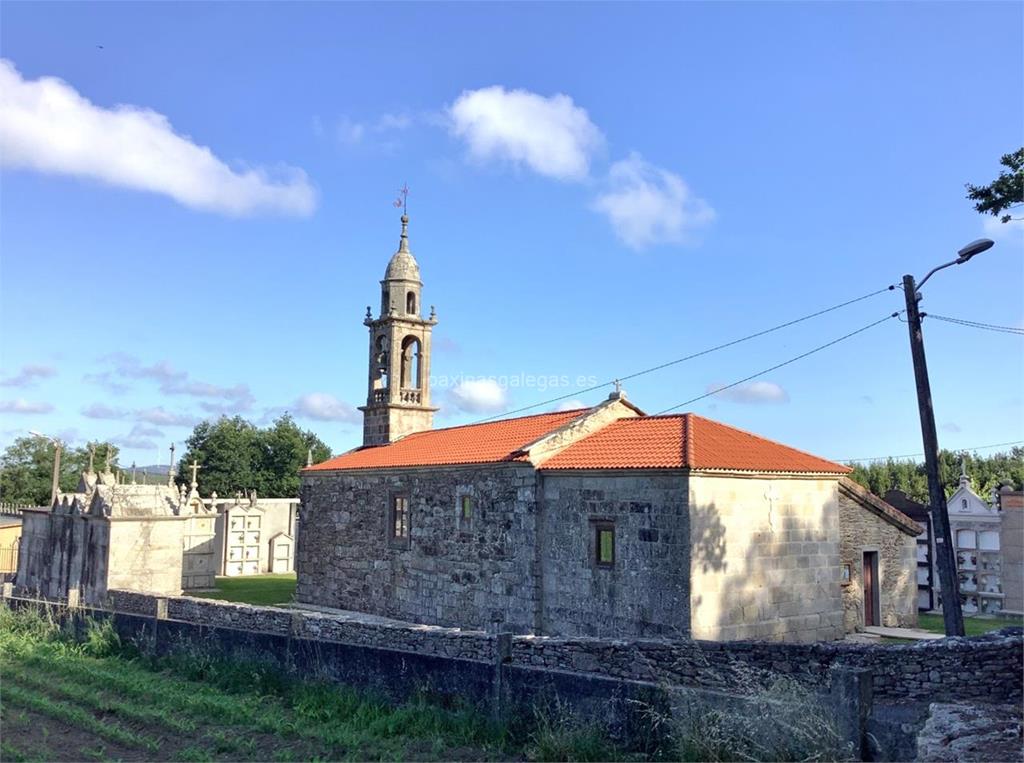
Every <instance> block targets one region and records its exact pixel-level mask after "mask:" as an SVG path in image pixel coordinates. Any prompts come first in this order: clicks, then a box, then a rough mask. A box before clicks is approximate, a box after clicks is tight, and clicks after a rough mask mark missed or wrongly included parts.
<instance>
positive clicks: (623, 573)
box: [537, 472, 690, 637]
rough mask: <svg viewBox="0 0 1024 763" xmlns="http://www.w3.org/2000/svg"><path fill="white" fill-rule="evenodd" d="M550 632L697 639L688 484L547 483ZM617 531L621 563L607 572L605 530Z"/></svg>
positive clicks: (577, 478)
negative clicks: (600, 556)
mask: <svg viewBox="0 0 1024 763" xmlns="http://www.w3.org/2000/svg"><path fill="white" fill-rule="evenodd" d="M541 479H542V485H543V488H542V502H541V530H540V540H541V551H540V556H541V560H540V561H541V569H542V571H543V588H542V595H541V610H542V616H541V622H540V627H539V628H538V629H537V630H538V631H539V632H541V633H544V634H545V635H581V634H585V635H590V636H612V635H615V636H619V637H629V636H676V637H684V636H686V635H688V634H689V625H690V623H689V580H688V577H689V576H688V570H689V562H690V547H689V543H688V539H689V533H688V526H687V523H688V515H687V511H686V496H687V488H686V477H685V475H684V474H683V473H682V472H675V473H665V472H661V473H657V474H655V473H642V474H637V473H632V474H615V475H608V474H607V473H605V474H603V475H597V474H592V475H587V474H563V473H559V472H547V473H544V475H543V477H542V478H541ZM596 521H603V522H610V523H611V524H612V526H613V527H614V533H615V562H614V564H613V565H612V566H610V567H604V566H599V565H598V564H597V558H596V548H595V546H596V528H595V522H596Z"/></svg>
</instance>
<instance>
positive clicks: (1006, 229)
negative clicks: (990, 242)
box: [981, 211, 1024, 240]
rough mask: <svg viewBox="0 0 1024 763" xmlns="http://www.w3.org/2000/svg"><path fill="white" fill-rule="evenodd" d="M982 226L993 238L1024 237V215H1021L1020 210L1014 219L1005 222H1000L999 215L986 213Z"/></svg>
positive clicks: (986, 233)
mask: <svg viewBox="0 0 1024 763" xmlns="http://www.w3.org/2000/svg"><path fill="white" fill-rule="evenodd" d="M1003 214H1005V212H1004V213H1003ZM981 228H982V230H983V231H984V232H985V235H986V236H988V237H989V238H991V239H996V240H1000V239H1003V240H1005V239H1014V238H1016V239H1021V238H1024V217H1021V216H1020V212H1019V211H1018V212H1017V215H1016V216H1015V217H1014V219H1012V220H1010V222H1008V223H1004V222H1000V221H999V218H998V217H994V216H992V215H985V220H984V222H983V223H982V226H981Z"/></svg>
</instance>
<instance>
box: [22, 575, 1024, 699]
mask: <svg viewBox="0 0 1024 763" xmlns="http://www.w3.org/2000/svg"><path fill="white" fill-rule="evenodd" d="M5 588H6V587H5ZM5 595H10V593H8V592H6V591H5ZM107 604H108V609H110V610H113V611H115V612H121V613H127V614H135V615H141V616H144V617H148V618H155V619H158V620H169V621H179V622H186V623H192V624H195V625H200V626H208V627H214V628H226V629H231V630H237V631H246V632H250V633H254V634H269V635H275V636H281V637H285V638H290V639H300V640H306V641H311V642H325V643H337V644H348V645H353V646H359V647H367V648H371V649H382V650H388V651H392V652H401V653H409V654H415V655H426V656H432V657H441V658H450V659H457V660H468V661H473V662H479V663H486V664H489V665H505V666H507V667H509V668H511V669H527V670H533V671H538V670H539V671H543V672H545V673H559V674H564V673H575V674H584V675H587V676H591V677H594V678H598V679H611V680H617V681H630V682H642V683H645V684H655V685H660V686H666V687H687V688H694V689H707V690H714V691H726V692H729V691H742V690H744V689H745V688H747V687H750V686H751V685H753V684H755V683H756V682H757V679H758V678H770V676H771V675H772V674H784V675H788V676H791V677H792V678H794V679H796V680H799V681H802V682H806V683H807V684H809V685H813V686H816V687H820V686H825V685H827V684H828V682H829V672H830V670H831V669H832V668H834V667H846V668H864V669H868V670H870V671H871V673H872V676H873V686H874V696H875V697H876V698H877V699H879V700H881V701H885V702H948V701H975V702H991V703H1012V702H1018V703H1019V702H1021V701H1022V699H1024V692H1022V674H1024V630H1022V629H1021V628H1019V627H1011V628H1004V629H1003V630H1001V631H997V632H995V633H990V634H987V635H985V636H975V637H971V638H949V639H941V640H936V641H921V642H918V643H916V644H909V645H899V644H862V643H853V642H819V643H812V644H795V643H780V642H754V641H731V642H723V641H690V640H656V639H652V640H642V639H628V640H615V639H600V638H554V637H546V636H509V635H493V634H487V633H484V632H482V631H464V630H460V629H458V628H444V627H439V626H428V625H416V624H413V623H404V622H400V621H395V620H387V619H385V618H381V617H376V616H373V615H363V614H359V613H336V612H317V611H309V610H304V609H285V608H281V607H258V606H252V605H248V604H233V603H228V602H222V601H216V600H212V599H197V598H192V597H188V596H168V597H162V596H157V595H152V594H146V593H139V592H135V591H110V592H109V594H108V601H107Z"/></svg>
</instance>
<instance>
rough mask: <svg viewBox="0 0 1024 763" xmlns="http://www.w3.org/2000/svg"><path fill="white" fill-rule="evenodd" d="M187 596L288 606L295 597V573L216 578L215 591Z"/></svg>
mask: <svg viewBox="0 0 1024 763" xmlns="http://www.w3.org/2000/svg"><path fill="white" fill-rule="evenodd" d="M189 595H190V596H199V597H202V598H204V599H221V600H223V601H240V602H245V603H246V604H288V603H290V602H291V601H292V599H293V598H294V596H295V573H294V572H286V573H283V574H280V575H246V576H243V577H237V578H217V590H216V591H203V592H202V593H193V594H189Z"/></svg>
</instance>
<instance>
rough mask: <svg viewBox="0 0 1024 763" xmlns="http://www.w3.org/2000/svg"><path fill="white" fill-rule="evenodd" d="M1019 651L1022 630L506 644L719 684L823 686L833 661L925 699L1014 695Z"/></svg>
mask: <svg viewBox="0 0 1024 763" xmlns="http://www.w3.org/2000/svg"><path fill="white" fill-rule="evenodd" d="M1022 657H1024V637H1022V631H1021V629H1020V628H1007V629H1004V630H1003V631H1001V632H998V633H994V634H989V635H986V636H976V637H973V638H952V639H943V640H941V641H921V642H918V643H916V644H912V645H896V644H893V645H890V644H885V645H882V644H878V645H876V644H862V643H853V642H823V643H814V644H791V643H779V642H759V641H657V640H649V641H646V640H612V639H557V638H544V637H531V636H516V637H514V638H513V640H512V648H511V662H512V664H514V665H522V666H532V667H537V668H546V669H548V670H568V671H580V672H586V673H597V674H600V675H604V676H608V677H611V678H619V679H628V680H633V681H650V682H655V683H662V684H668V685H673V686H687V687H697V688H704V689H715V690H722V691H730V690H736V689H743V688H744V687H749V686H752V685H756V684H757V683H760V682H761V681H762V680H770V677H771V676H772V675H777V674H784V675H787V676H790V677H792V678H794V679H796V680H799V681H804V682H807V683H809V684H811V685H816V686H824V685H827V681H828V678H827V676H828V671H829V670H830V669H831V668H832V667H833V666H836V665H842V666H845V667H851V668H867V669H870V670H871V671H872V674H873V684H874V692H875V696H876V697H877V698H879V699H882V700H890V701H925V702H932V701H969V700H974V701H979V702H1005V701H1016V702H1019V701H1020V700H1021V698H1022V693H1021V676H1022V672H1024V659H1022Z"/></svg>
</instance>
